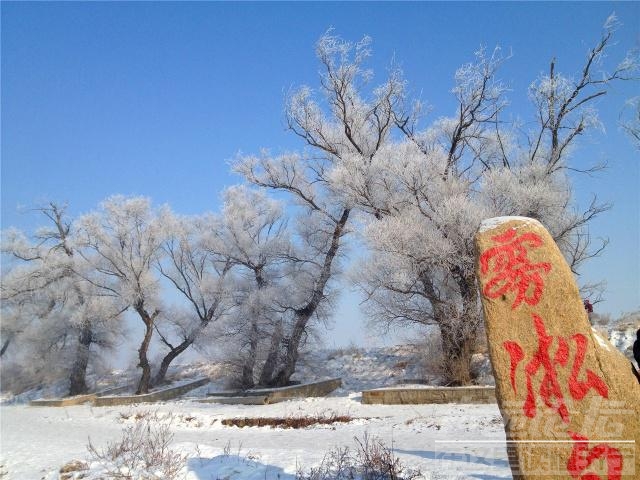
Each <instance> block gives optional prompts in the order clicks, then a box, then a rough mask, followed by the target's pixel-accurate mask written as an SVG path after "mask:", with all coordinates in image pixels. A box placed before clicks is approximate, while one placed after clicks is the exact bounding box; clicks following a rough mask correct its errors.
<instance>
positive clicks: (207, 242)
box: [2, 18, 637, 393]
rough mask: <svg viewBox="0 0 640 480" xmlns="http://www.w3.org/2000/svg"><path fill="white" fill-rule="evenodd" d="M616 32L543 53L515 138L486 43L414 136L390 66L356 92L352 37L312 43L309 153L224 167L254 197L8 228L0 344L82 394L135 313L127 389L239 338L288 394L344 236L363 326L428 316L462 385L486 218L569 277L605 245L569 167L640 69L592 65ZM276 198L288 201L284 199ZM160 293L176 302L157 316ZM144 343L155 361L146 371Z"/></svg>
mask: <svg viewBox="0 0 640 480" xmlns="http://www.w3.org/2000/svg"><path fill="white" fill-rule="evenodd" d="M614 27H615V19H614V18H610V19H608V21H607V23H606V25H605V29H604V32H603V35H602V37H601V39H600V41H599V42H598V43H597V44H596V45H595V46H594V48H592V49H591V50H589V52H588V54H587V58H586V60H585V62H584V65H583V68H582V71H581V72H580V73H579V75H578V76H577V77H576V78H570V77H565V76H563V75H561V74H560V73H558V72H557V70H556V65H555V62H554V61H552V62H551V63H550V66H549V71H548V74H546V75H543V76H542V77H541V78H539V79H538V80H536V81H534V82H533V83H532V84H531V86H530V88H529V92H528V94H529V98H530V99H531V101H532V104H533V107H534V119H533V121H532V123H531V124H529V127H528V128H527V130H526V131H524V132H523V131H522V129H520V128H519V126H518V125H516V124H513V123H510V122H508V121H505V117H506V115H505V110H506V108H507V101H506V98H505V93H506V88H505V87H504V85H503V84H502V83H500V81H499V80H498V79H497V73H498V71H499V67H500V65H501V64H502V62H503V61H504V59H503V57H502V56H501V53H500V50H499V49H496V50H494V51H493V52H487V51H486V50H480V51H479V52H477V53H476V58H475V61H474V62H471V63H468V64H465V65H463V66H462V67H461V68H460V69H459V70H458V71H457V72H456V75H455V86H454V89H453V94H454V96H455V99H456V110H455V112H454V114H453V115H452V116H450V117H442V118H438V119H435V120H434V121H432V122H431V123H430V124H429V125H428V126H427V127H426V128H420V127H419V121H422V119H423V114H422V113H423V109H422V107H421V105H420V103H419V102H410V99H409V98H408V94H407V92H406V82H405V80H404V79H403V77H402V73H401V72H400V71H399V70H397V69H396V70H391V72H390V73H389V75H388V77H387V79H386V80H385V82H384V83H383V84H382V85H380V86H378V87H375V88H371V89H370V88H369V81H370V78H371V74H370V71H369V70H367V69H366V68H365V62H366V60H367V58H368V57H369V55H370V49H369V46H370V40H369V39H368V38H365V39H363V40H362V41H361V42H359V43H357V44H355V45H354V44H351V43H349V42H345V41H343V40H341V39H340V38H339V37H336V36H334V35H332V34H330V33H328V34H326V35H324V36H323V37H322V38H321V39H320V40H319V42H318V44H317V47H316V53H317V56H318V58H319V60H320V64H321V66H322V69H321V74H320V88H319V89H318V91H317V92H316V91H313V90H312V89H311V88H309V87H302V88H300V89H299V90H297V91H296V92H294V93H293V94H292V95H291V96H290V98H289V100H288V102H287V105H286V114H287V121H288V126H289V129H290V130H291V131H292V132H293V133H294V134H296V135H297V136H298V137H300V138H301V139H302V140H303V141H304V143H305V145H306V148H305V149H304V150H303V151H302V152H300V153H292V154H285V155H280V156H270V155H267V154H263V155H260V156H245V157H240V158H238V159H237V161H236V162H235V165H234V169H235V171H237V172H238V173H240V174H241V175H242V176H243V177H244V179H245V180H246V182H247V183H248V184H250V185H252V186H251V187H249V186H239V187H234V188H231V189H229V190H228V191H227V192H226V193H225V203H224V207H223V210H222V212H221V213H219V214H215V215H214V214H209V215H203V216H198V217H189V218H187V217H180V216H177V215H175V214H173V213H172V212H170V211H169V210H168V208H162V209H159V210H154V209H153V208H152V207H151V205H150V203H149V201H148V200H146V199H142V198H123V197H113V198H111V199H108V200H107V201H105V202H104V203H103V205H102V206H101V208H100V210H99V211H97V212H94V213H91V214H89V215H85V216H83V217H81V218H79V219H78V220H77V221H74V222H71V221H69V220H66V218H65V216H64V210H63V209H61V208H60V207H58V206H56V205H51V206H49V207H47V208H44V209H42V210H41V211H42V213H44V214H45V215H46V216H47V217H48V219H49V220H50V225H51V227H50V228H47V229H44V230H42V231H39V232H38V233H37V234H36V235H35V236H33V237H32V238H29V239H28V238H26V237H25V236H24V235H23V234H21V233H20V232H15V231H14V232H9V233H8V234H7V236H6V239H5V241H4V242H3V251H4V252H5V253H7V254H10V255H11V256H13V257H14V258H15V259H18V260H19V261H20V263H21V264H20V265H18V266H16V267H15V268H13V269H11V270H10V272H9V274H8V275H6V276H5V277H4V278H3V284H2V297H3V310H4V311H5V312H6V313H5V314H4V315H3V327H2V328H3V341H4V344H3V346H2V353H4V352H5V351H7V349H8V348H11V343H12V342H13V341H14V340H13V339H14V338H16V340H15V341H16V342H17V338H18V337H19V336H22V337H23V338H24V339H31V341H33V342H35V344H37V345H39V346H40V347H41V346H42V345H43V344H46V345H47V348H46V349H44V350H43V349H41V350H40V351H47V352H54V351H55V352H64V355H67V356H68V357H69V358H68V359H67V361H66V363H65V364H66V365H69V366H70V368H69V370H70V371H69V377H70V381H71V393H79V392H81V391H84V390H85V389H86V385H85V381H84V375H85V372H86V368H87V362H88V357H89V353H90V352H91V351H92V348H95V349H100V348H106V347H108V346H109V345H111V344H112V343H113V333H114V332H117V331H118V327H117V325H119V322H120V321H121V319H122V315H123V312H125V311H130V312H132V313H134V314H135V315H136V316H137V317H138V318H139V320H140V321H141V322H142V325H143V326H144V337H143V340H142V342H141V344H140V347H139V349H138V357H139V367H140V368H141V372H142V373H141V378H140V382H139V385H138V392H139V393H143V392H146V391H147V390H148V388H149V386H150V385H151V384H153V383H159V382H161V381H162V380H163V378H164V376H165V374H166V372H167V368H168V367H169V365H170V364H171V362H172V361H173V360H174V359H175V358H176V357H178V355H180V354H181V353H182V352H184V351H186V350H187V349H188V348H190V347H192V346H197V345H198V344H199V343H203V344H204V343H207V342H218V343H224V344H225V345H233V347H232V350H233V351H234V352H235V354H234V355H235V356H236V357H237V358H236V363H237V364H238V366H239V369H240V372H241V373H240V378H241V385H242V386H244V387H249V386H253V385H254V384H256V383H258V384H260V385H271V386H273V385H284V384H286V383H287V382H288V381H289V379H290V377H291V375H292V374H293V373H294V371H295V366H296V362H297V359H298V354H299V351H300V347H301V345H302V344H303V343H304V341H305V339H306V337H307V336H308V335H309V333H310V329H311V327H312V326H313V325H314V324H317V321H318V320H323V319H325V318H327V316H328V315H329V314H330V311H331V305H332V302H331V299H332V288H331V281H332V278H335V276H336V274H337V273H339V265H338V263H339V262H338V260H339V259H340V256H341V254H342V253H343V250H344V247H345V245H346V242H345V238H344V237H345V236H346V235H347V234H348V233H349V232H351V231H352V230H354V231H355V230H357V231H358V232H359V233H360V234H361V239H362V242H363V243H364V244H365V245H366V246H367V247H368V252H369V254H368V255H367V256H366V257H365V258H364V260H363V261H362V262H360V264H359V265H358V266H357V267H356V269H355V272H356V273H355V275H354V276H353V277H354V280H355V283H356V284H357V285H358V286H359V287H360V288H361V290H362V291H363V292H364V294H365V296H366V305H367V307H368V311H369V313H370V314H371V316H372V318H373V319H374V323H375V324H376V325H378V326H383V327H389V326H393V325H406V324H420V325H437V326H438V327H439V330H440V333H441V339H442V351H443V353H444V356H445V358H446V359H447V365H448V366H449V367H450V368H449V371H448V376H449V381H450V382H452V383H456V382H457V383H466V382H469V381H470V380H471V377H470V373H469V360H470V355H471V353H472V352H473V348H474V345H475V343H476V341H477V337H478V335H479V333H480V331H481V312H480V305H479V298H478V293H477V284H476V278H475V273H474V260H473V258H474V250H473V235H474V233H475V231H476V230H477V228H478V226H479V223H480V222H481V221H482V219H484V218H487V217H493V216H501V215H525V216H529V217H534V218H537V219H538V220H540V221H541V222H542V223H543V224H545V225H546V226H547V228H548V229H549V230H550V232H551V233H552V235H553V236H554V238H555V239H556V241H557V242H558V244H559V245H560V247H561V248H562V250H563V252H564V253H565V255H566V257H567V259H568V261H569V263H570V265H571V266H572V268H573V269H574V271H576V269H577V268H578V267H579V266H580V265H581V263H582V262H584V261H585V260H586V259H588V258H590V257H591V256H593V255H595V254H597V253H598V252H599V251H600V249H601V248H603V245H597V246H595V245H591V242H590V237H589V234H588V230H587V225H588V223H589V221H591V220H592V219H593V218H594V217H595V216H596V215H598V214H599V213H601V212H603V211H604V210H605V209H606V208H607V207H606V206H605V205H601V204H598V203H597V202H596V200H595V199H594V201H593V202H592V203H591V204H590V205H589V206H588V207H587V208H586V209H584V210H582V211H580V210H577V209H576V206H575V205H574V203H573V199H572V196H571V188H570V180H569V177H568V176H567V172H568V171H569V170H579V171H592V170H593V169H594V168H598V167H597V166H592V165H580V164H579V162H575V161H572V159H571V157H570V152H571V150H572V148H573V146H574V144H575V143H576V142H577V140H578V139H579V138H580V136H581V135H583V134H584V133H585V132H588V131H589V130H590V129H592V128H594V127H596V126H597V125H598V120H597V117H596V115H595V112H594V110H593V108H592V103H593V102H594V100H596V99H598V98H600V97H602V96H603V95H605V94H606V92H607V88H608V87H609V85H610V84H611V82H614V81H618V80H625V79H631V78H632V77H633V75H634V74H635V72H636V71H637V61H636V59H635V58H634V57H633V56H628V57H627V58H625V59H624V60H623V61H622V62H621V63H620V64H618V65H617V66H616V67H614V68H612V69H611V70H609V71H608V72H607V71H603V70H602V68H603V65H602V60H603V58H604V57H605V52H606V50H607V47H608V46H609V44H610V42H611V35H612V32H613V30H614ZM409 105H411V106H409ZM269 191H278V192H283V193H285V194H287V195H288V198H289V200H290V201H289V203H288V204H287V207H286V208H285V207H284V206H283V205H282V204H280V203H278V202H276V201H275V200H273V199H272V198H270V197H269V195H268V192H269ZM356 227H357V228H356ZM167 288H173V289H175V291H176V292H178V294H179V295H180V296H181V297H182V299H183V302H182V303H180V304H177V306H176V305H174V306H173V307H169V306H167V305H165V302H163V299H164V298H165V297H166V289H167ZM214 326H215V328H214ZM154 338H156V339H157V341H158V342H159V343H160V344H161V345H163V348H164V351H165V354H164V357H163V358H162V360H161V361H160V364H159V365H158V366H157V368H156V373H155V376H154V377H152V373H153V372H152V366H151V365H150V362H149V359H148V349H149V345H150V343H151V342H152V340H153V339H154ZM220 338H224V339H225V340H224V342H220V341H219V340H220ZM229 339H233V342H230V341H229ZM40 347H39V348H40ZM70 352H71V353H70ZM238 352H239V353H238Z"/></svg>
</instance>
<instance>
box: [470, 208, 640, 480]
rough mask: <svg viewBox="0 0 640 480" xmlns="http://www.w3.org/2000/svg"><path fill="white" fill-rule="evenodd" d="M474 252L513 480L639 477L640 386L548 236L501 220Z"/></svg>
mask: <svg viewBox="0 0 640 480" xmlns="http://www.w3.org/2000/svg"><path fill="white" fill-rule="evenodd" d="M476 248H477V255H478V256H477V258H478V261H477V273H478V279H479V287H480V290H481V292H482V305H483V309H484V316H485V322H486V332H487V338H488V343H489V353H490V356H491V362H492V365H493V372H494V376H495V380H496V395H497V398H498V405H499V407H500V410H501V412H502V415H503V417H504V421H505V430H506V434H507V442H508V444H507V446H508V451H509V457H510V458H509V460H510V465H511V469H512V472H513V475H514V478H520V479H522V478H523V479H529V478H531V479H536V480H540V479H552V478H553V479H557V478H568V479H589V480H595V479H598V478H601V479H628V480H631V479H637V478H640V450H639V449H638V447H640V421H639V419H640V385H639V384H638V382H637V380H636V379H635V377H634V376H633V374H632V372H631V366H630V363H629V360H628V359H626V358H625V357H624V356H623V355H622V354H621V353H620V352H619V351H618V350H616V348H615V347H614V346H613V345H611V344H610V343H609V342H608V341H607V340H606V338H603V337H602V336H601V335H598V333H597V332H595V331H594V330H592V328H591V325H590V324H589V321H588V319H587V315H586V313H585V310H584V307H583V303H582V299H581V298H580V294H579V291H578V287H577V285H576V283H575V280H574V278H573V274H572V273H571V270H570V269H569V266H568V265H567V263H566V261H565V260H564V258H563V256H562V254H561V252H560V250H559V249H558V247H557V245H556V244H555V242H554V241H553V239H552V237H551V236H550V235H549V233H548V232H547V231H546V230H545V228H544V227H543V226H542V225H541V224H540V223H539V222H537V221H536V220H533V219H527V218H522V217H518V218H513V217H512V218H509V217H503V218H500V219H491V220H489V221H487V222H485V223H483V226H482V227H481V228H480V230H479V232H478V234H477V236H476Z"/></svg>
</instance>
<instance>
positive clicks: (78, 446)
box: [0, 329, 633, 480]
mask: <svg viewBox="0 0 640 480" xmlns="http://www.w3.org/2000/svg"><path fill="white" fill-rule="evenodd" d="M629 331H631V330H630V329H629ZM627 333H628V332H626V331H625V335H622V336H624V337H626V336H629V335H630V334H629V335H626V334H627ZM631 333H633V332H631ZM622 343H624V345H623V348H624V347H626V343H628V342H626V340H625V342H622ZM476 363H477V364H478V369H479V371H480V373H481V376H483V377H485V378H487V377H490V366H489V365H488V362H487V361H486V358H484V357H482V355H480V356H479V358H478V359H477V361H476ZM170 373H171V377H172V378H173V379H174V380H177V381H180V380H182V379H185V378H195V377H200V376H202V375H207V376H209V377H210V378H212V379H213V382H212V383H211V384H209V385H206V386H204V387H201V388H198V389H196V390H194V391H192V392H190V394H189V398H186V399H182V400H178V401H173V402H166V403H161V404H140V405H135V406H122V407H91V406H89V405H81V406H73V407H63V408H54V407H31V406H28V404H27V403H26V402H27V401H28V400H31V399H34V398H39V397H47V396H49V397H50V396H54V395H55V394H56V393H57V392H58V390H61V387H60V386H53V387H50V388H49V389H45V390H37V391H30V392H24V393H23V394H21V395H19V396H13V397H12V396H10V395H4V396H3V398H2V399H1V400H2V406H0V433H1V435H0V463H1V464H2V466H1V467H0V478H1V479H3V480H4V479H16V480H39V479H46V480H53V479H58V478H63V477H61V476H60V474H59V473H58V472H59V469H60V467H61V466H63V465H64V464H67V463H68V462H70V461H72V460H79V461H82V462H85V463H87V466H88V467H89V469H90V470H89V471H87V472H84V473H83V474H84V475H86V476H85V477H81V476H80V474H78V473H76V474H71V475H72V476H69V477H67V478H69V479H72V478H86V479H87V480H97V479H99V478H106V477H104V476H101V474H100V472H102V471H104V464H100V462H97V461H95V459H93V460H92V456H91V455H90V454H89V452H88V450H87V445H88V443H89V440H90V441H91V443H92V444H93V445H94V446H95V447H96V448H97V449H98V450H100V449H103V448H105V447H106V446H107V445H109V444H113V443H114V442H117V441H119V440H120V439H121V438H122V434H123V430H124V429H126V428H131V427H132V426H134V425H135V422H136V421H138V422H139V421H143V420H140V419H141V418H144V417H145V415H147V418H149V417H148V415H152V416H153V417H152V418H153V420H152V422H151V423H152V424H154V425H168V428H169V430H170V432H171V433H172V434H173V439H172V442H171V447H172V448H173V449H174V450H175V451H177V452H178V453H179V454H181V455H183V457H186V460H184V461H181V462H180V464H181V465H182V468H181V471H180V472H179V473H180V476H179V477H178V478H184V479H187V480H205V479H206V480H218V479H220V480H272V479H273V480H287V479H293V478H294V476H295V474H296V472H297V471H299V470H300V469H302V470H306V471H308V470H309V469H310V468H311V467H315V466H317V465H319V464H320V462H321V461H322V459H323V457H324V456H325V455H326V454H327V452H328V451H330V450H332V449H335V448H336V447H345V446H348V447H349V448H351V449H352V451H353V450H354V449H355V448H356V440H355V439H356V438H358V439H360V440H361V441H362V440H363V438H364V436H365V434H367V435H369V436H370V437H376V438H379V439H381V440H382V441H383V442H384V443H385V444H386V445H387V446H388V447H390V448H392V449H393V452H394V454H395V455H396V456H397V457H398V458H399V459H400V460H401V462H402V464H403V466H404V467H405V468H408V469H413V470H420V471H421V473H422V477H423V478H432V479H439V478H458V479H483V480H489V479H508V478H511V471H510V469H509V464H508V461H507V455H506V450H505V445H504V440H505V435H504V427H503V423H502V419H501V417H500V413H499V411H498V408H497V406H496V405H457V404H450V405H363V404H362V403H361V401H360V399H361V394H360V392H361V391H362V390H365V389H369V388H376V387H384V386H392V385H397V384H398V383H404V382H407V381H410V380H414V379H417V378H425V377H426V378H427V379H428V380H430V382H432V383H437V382H438V378H437V375H435V374H433V372H425V369H424V355H421V352H420V349H419V348H418V349H416V347H411V346H396V347H386V348H378V349H369V350H361V349H355V348H347V349H343V350H337V351H336V350H333V351H331V350H325V351H316V352H308V353H306V354H305V355H303V356H302V358H301V360H300V364H299V369H298V372H297V374H296V376H294V379H295V378H297V379H299V380H307V381H309V380H320V379H324V378H329V377H336V376H340V377H342V379H343V386H342V388H340V389H338V390H336V391H335V392H334V393H333V394H332V395H331V396H329V397H327V398H315V399H304V400H292V401H287V402H282V403H277V404H273V405H220V404H213V403H201V402H198V400H199V399H202V398H204V397H205V396H206V394H207V392H209V391H216V390H221V389H223V388H224V382H225V380H224V371H223V370H222V367H221V366H220V365H211V364H204V363H203V364H192V365H189V366H182V367H180V366H178V367H175V368H174V369H173V370H172V371H171V372H170ZM125 378H127V376H126V375H125V374H124V373H123V372H119V373H118V374H117V375H115V376H114V377H113V378H112V379H111V382H108V381H104V379H102V381H100V382H94V384H95V388H96V389H103V388H106V387H108V386H111V385H113V384H121V383H122V382H123V380H124V379H125ZM490 380H491V379H490V378H489V382H487V383H490ZM341 415H347V416H350V417H352V418H353V420H352V421H351V422H349V423H335V424H331V425H316V426H311V427H307V428H303V429H283V428H271V427H244V428H239V427H235V426H225V425H223V424H222V420H224V419H231V418H240V417H251V418H256V417H277V418H289V417H320V416H322V417H331V416H341ZM74 475H75V476H74ZM133 478H139V477H137V476H135V475H133ZM157 478H162V477H157Z"/></svg>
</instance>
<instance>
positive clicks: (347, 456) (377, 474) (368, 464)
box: [296, 433, 421, 480]
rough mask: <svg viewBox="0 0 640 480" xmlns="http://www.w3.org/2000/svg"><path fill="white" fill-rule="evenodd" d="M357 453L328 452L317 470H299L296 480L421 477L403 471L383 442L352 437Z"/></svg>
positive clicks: (414, 471) (377, 479)
mask: <svg viewBox="0 0 640 480" xmlns="http://www.w3.org/2000/svg"><path fill="white" fill-rule="evenodd" d="M355 441H356V450H355V452H351V451H350V450H349V447H342V448H335V449H334V450H331V451H330V452H328V453H327V454H326V455H325V456H324V458H323V459H322V462H321V463H320V465H319V466H318V467H315V468H312V469H310V470H309V471H307V472H305V471H303V470H301V469H300V470H298V472H297V473H296V479H297V480H356V479H358V480H412V479H415V478H417V477H419V476H420V475H421V473H420V471H418V470H411V469H406V468H405V467H404V466H403V465H402V463H401V461H400V459H399V458H397V457H396V456H395V455H394V453H393V450H392V449H390V448H389V447H387V446H386V445H385V444H384V443H383V442H382V440H380V439H378V438H372V437H370V436H369V435H368V434H366V433H365V435H364V438H363V439H362V440H360V439H359V438H357V437H355Z"/></svg>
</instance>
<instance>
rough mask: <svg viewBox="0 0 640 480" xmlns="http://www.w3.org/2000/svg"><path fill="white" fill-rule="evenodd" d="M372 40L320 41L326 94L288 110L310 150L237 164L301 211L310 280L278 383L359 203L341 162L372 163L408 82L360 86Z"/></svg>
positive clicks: (303, 96)
mask: <svg viewBox="0 0 640 480" xmlns="http://www.w3.org/2000/svg"><path fill="white" fill-rule="evenodd" d="M369 43H370V41H369V39H368V38H365V39H364V40H363V41H361V42H359V43H358V44H356V45H353V44H350V43H347V42H343V41H342V40H340V39H339V38H338V37H336V36H334V35H331V34H330V33H328V34H326V35H324V36H323V37H322V38H321V39H320V40H319V41H318V43H317V45H316V54H317V56H318V59H319V60H320V63H321V65H322V71H321V74H320V89H319V90H320V92H319V93H320V95H319V97H320V98H319V99H318V100H316V98H315V97H316V96H315V94H314V92H313V91H312V89H311V88H309V87H302V88H300V89H299V90H297V91H295V92H294V93H293V94H292V95H291V96H290V98H289V100H288V102H287V109H286V113H287V122H288V126H289V129H290V130H291V131H292V132H293V133H295V134H296V135H298V136H299V137H300V138H301V139H303V141H304V142H305V144H306V146H307V147H308V151H306V152H304V153H293V154H284V155H280V156H270V155H268V154H266V153H265V154H263V155H261V156H247V157H243V158H241V159H239V161H238V162H237V163H236V165H235V170H236V171H238V172H239V173H241V174H242V175H243V176H244V177H245V178H246V179H247V180H248V181H249V182H250V183H253V184H255V185H258V186H261V187H264V188H267V189H273V190H278V191H283V192H286V193H289V194H290V198H292V200H293V203H294V204H295V205H296V206H297V207H299V209H300V210H301V212H300V219H301V221H300V225H301V227H302V228H301V230H300V232H301V234H302V235H301V239H303V240H304V241H305V242H306V246H305V248H307V249H308V254H307V255H304V258H307V259H308V263H307V264H306V268H305V270H304V275H303V277H301V278H304V279H305V281H301V282H300V283H299V285H300V288H298V289H296V290H297V293H296V296H297V298H298V299H299V300H298V302H297V303H296V304H295V305H291V306H290V307H289V308H288V312H289V314H290V315H291V328H290V332H289V333H288V334H287V335H286V339H285V343H286V346H285V352H284V354H283V355H282V358H281V360H280V362H279V365H278V367H277V368H276V369H275V370H274V374H273V377H272V379H271V380H270V382H269V383H270V384H272V385H285V384H286V383H288V381H289V379H290V377H291V375H292V374H293V373H294V371H295V367H296V362H297V359H298V353H299V348H300V345H301V342H302V341H303V339H304V335H305V332H306V331H307V329H308V327H309V322H310V320H311V319H312V318H314V316H316V315H317V314H318V313H320V312H321V311H322V307H323V305H324V304H326V300H327V297H326V295H327V293H328V290H327V289H328V284H329V281H330V279H331V278H332V276H333V275H334V273H335V267H336V265H335V263H336V260H337V258H338V256H339V252H340V250H341V247H342V245H343V237H344V235H346V234H347V233H348V222H349V218H350V217H351V215H352V208H353V204H352V202H351V201H350V200H349V199H347V198H345V197H344V196H343V195H341V194H340V192H339V191H337V190H336V189H335V188H334V185H335V181H334V179H333V178H332V176H333V174H334V171H335V167H336V165H339V164H342V163H345V162H348V163H351V164H368V163H371V162H372V161H373V159H374V157H375V155H376V153H377V152H378V151H379V150H380V149H382V148H383V146H384V145H385V143H386V142H387V140H388V137H389V132H390V130H391V128H392V127H393V123H394V116H393V110H394V108H395V105H396V102H397V101H398V100H399V98H400V97H401V93H402V89H403V84H402V82H401V81H400V80H399V74H398V72H396V71H394V72H392V74H391V75H390V76H389V78H388V79H387V81H386V82H385V83H383V84H382V85H381V86H379V87H377V88H375V89H373V92H372V94H371V95H370V96H369V97H365V96H364V95H363V94H362V93H361V90H362V88H363V87H364V86H365V85H366V84H367V82H368V81H369V80H370V79H371V76H370V72H369V71H367V70H365V69H364V67H363V62H364V61H365V59H366V58H367V57H368V56H369ZM369 187H370V185H369V184H368V183H366V182H363V183H362V191H361V192H359V193H361V195H362V196H363V197H364V198H373V197H375V196H376V195H377V193H376V192H375V191H374V190H371V189H370V188H369Z"/></svg>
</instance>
